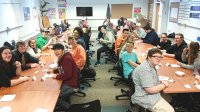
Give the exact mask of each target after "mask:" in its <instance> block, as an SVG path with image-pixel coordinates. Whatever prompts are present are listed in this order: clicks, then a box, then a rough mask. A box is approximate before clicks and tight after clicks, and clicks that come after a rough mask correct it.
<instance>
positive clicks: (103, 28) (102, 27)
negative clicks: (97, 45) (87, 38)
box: [101, 25, 107, 33]
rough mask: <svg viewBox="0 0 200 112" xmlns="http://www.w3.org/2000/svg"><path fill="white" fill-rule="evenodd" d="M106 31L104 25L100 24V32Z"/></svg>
mask: <svg viewBox="0 0 200 112" xmlns="http://www.w3.org/2000/svg"><path fill="white" fill-rule="evenodd" d="M106 31H107V30H106V26H104V25H102V26H101V32H102V33H106Z"/></svg>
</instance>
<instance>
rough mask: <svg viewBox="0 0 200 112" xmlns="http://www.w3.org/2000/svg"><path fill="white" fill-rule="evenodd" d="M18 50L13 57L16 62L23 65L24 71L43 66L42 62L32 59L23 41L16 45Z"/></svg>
mask: <svg viewBox="0 0 200 112" xmlns="http://www.w3.org/2000/svg"><path fill="white" fill-rule="evenodd" d="M16 47H17V49H16V50H15V51H13V57H14V58H15V60H16V61H19V62H20V63H21V64H22V70H27V69H30V68H35V67H37V66H38V64H42V63H43V62H42V61H39V59H37V58H35V57H32V56H31V55H30V54H29V53H27V52H26V46H25V43H24V42H23V41H19V42H17V44H16Z"/></svg>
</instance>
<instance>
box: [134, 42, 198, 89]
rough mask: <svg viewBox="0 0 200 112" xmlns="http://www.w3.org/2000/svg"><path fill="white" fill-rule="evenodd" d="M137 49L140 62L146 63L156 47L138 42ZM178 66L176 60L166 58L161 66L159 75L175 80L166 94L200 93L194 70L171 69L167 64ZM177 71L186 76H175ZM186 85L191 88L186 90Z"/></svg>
mask: <svg viewBox="0 0 200 112" xmlns="http://www.w3.org/2000/svg"><path fill="white" fill-rule="evenodd" d="M135 46H136V47H137V48H136V49H135V52H136V53H137V54H138V57H139V60H141V61H144V60H145V59H146V56H147V52H148V50H149V49H151V48H153V47H154V46H152V45H150V44H146V43H142V42H136V45H135ZM167 63H169V64H177V61H176V60H175V59H174V58H169V57H164V58H163V60H162V62H161V66H159V68H158V69H157V70H158V75H159V76H166V77H168V78H169V79H172V80H174V81H175V82H173V83H170V84H169V87H167V88H166V89H164V90H163V92H164V93H192V92H200V89H198V88H197V87H195V85H194V83H195V77H194V76H193V75H192V70H188V69H184V68H182V67H171V66H167V65H166V64H167ZM176 71H182V72H184V73H185V76H178V75H176V74H175V72H176ZM185 85H189V86H190V87H191V88H186V87H185Z"/></svg>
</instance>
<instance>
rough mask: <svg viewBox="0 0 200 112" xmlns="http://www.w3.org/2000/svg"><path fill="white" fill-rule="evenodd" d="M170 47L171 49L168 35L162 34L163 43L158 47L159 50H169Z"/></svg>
mask: <svg viewBox="0 0 200 112" xmlns="http://www.w3.org/2000/svg"><path fill="white" fill-rule="evenodd" d="M170 47H171V41H170V40H168V37H167V33H162V34H161V41H160V43H159V44H158V45H157V48H159V49H160V50H167V49H168V48H170Z"/></svg>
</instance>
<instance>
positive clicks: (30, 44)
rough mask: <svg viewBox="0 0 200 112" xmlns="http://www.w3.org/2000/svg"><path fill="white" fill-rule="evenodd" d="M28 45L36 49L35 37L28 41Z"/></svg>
mask: <svg viewBox="0 0 200 112" xmlns="http://www.w3.org/2000/svg"><path fill="white" fill-rule="evenodd" d="M28 46H29V47H31V48H34V49H35V48H36V40H35V39H34V38H31V39H30V40H29V41H28Z"/></svg>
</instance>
